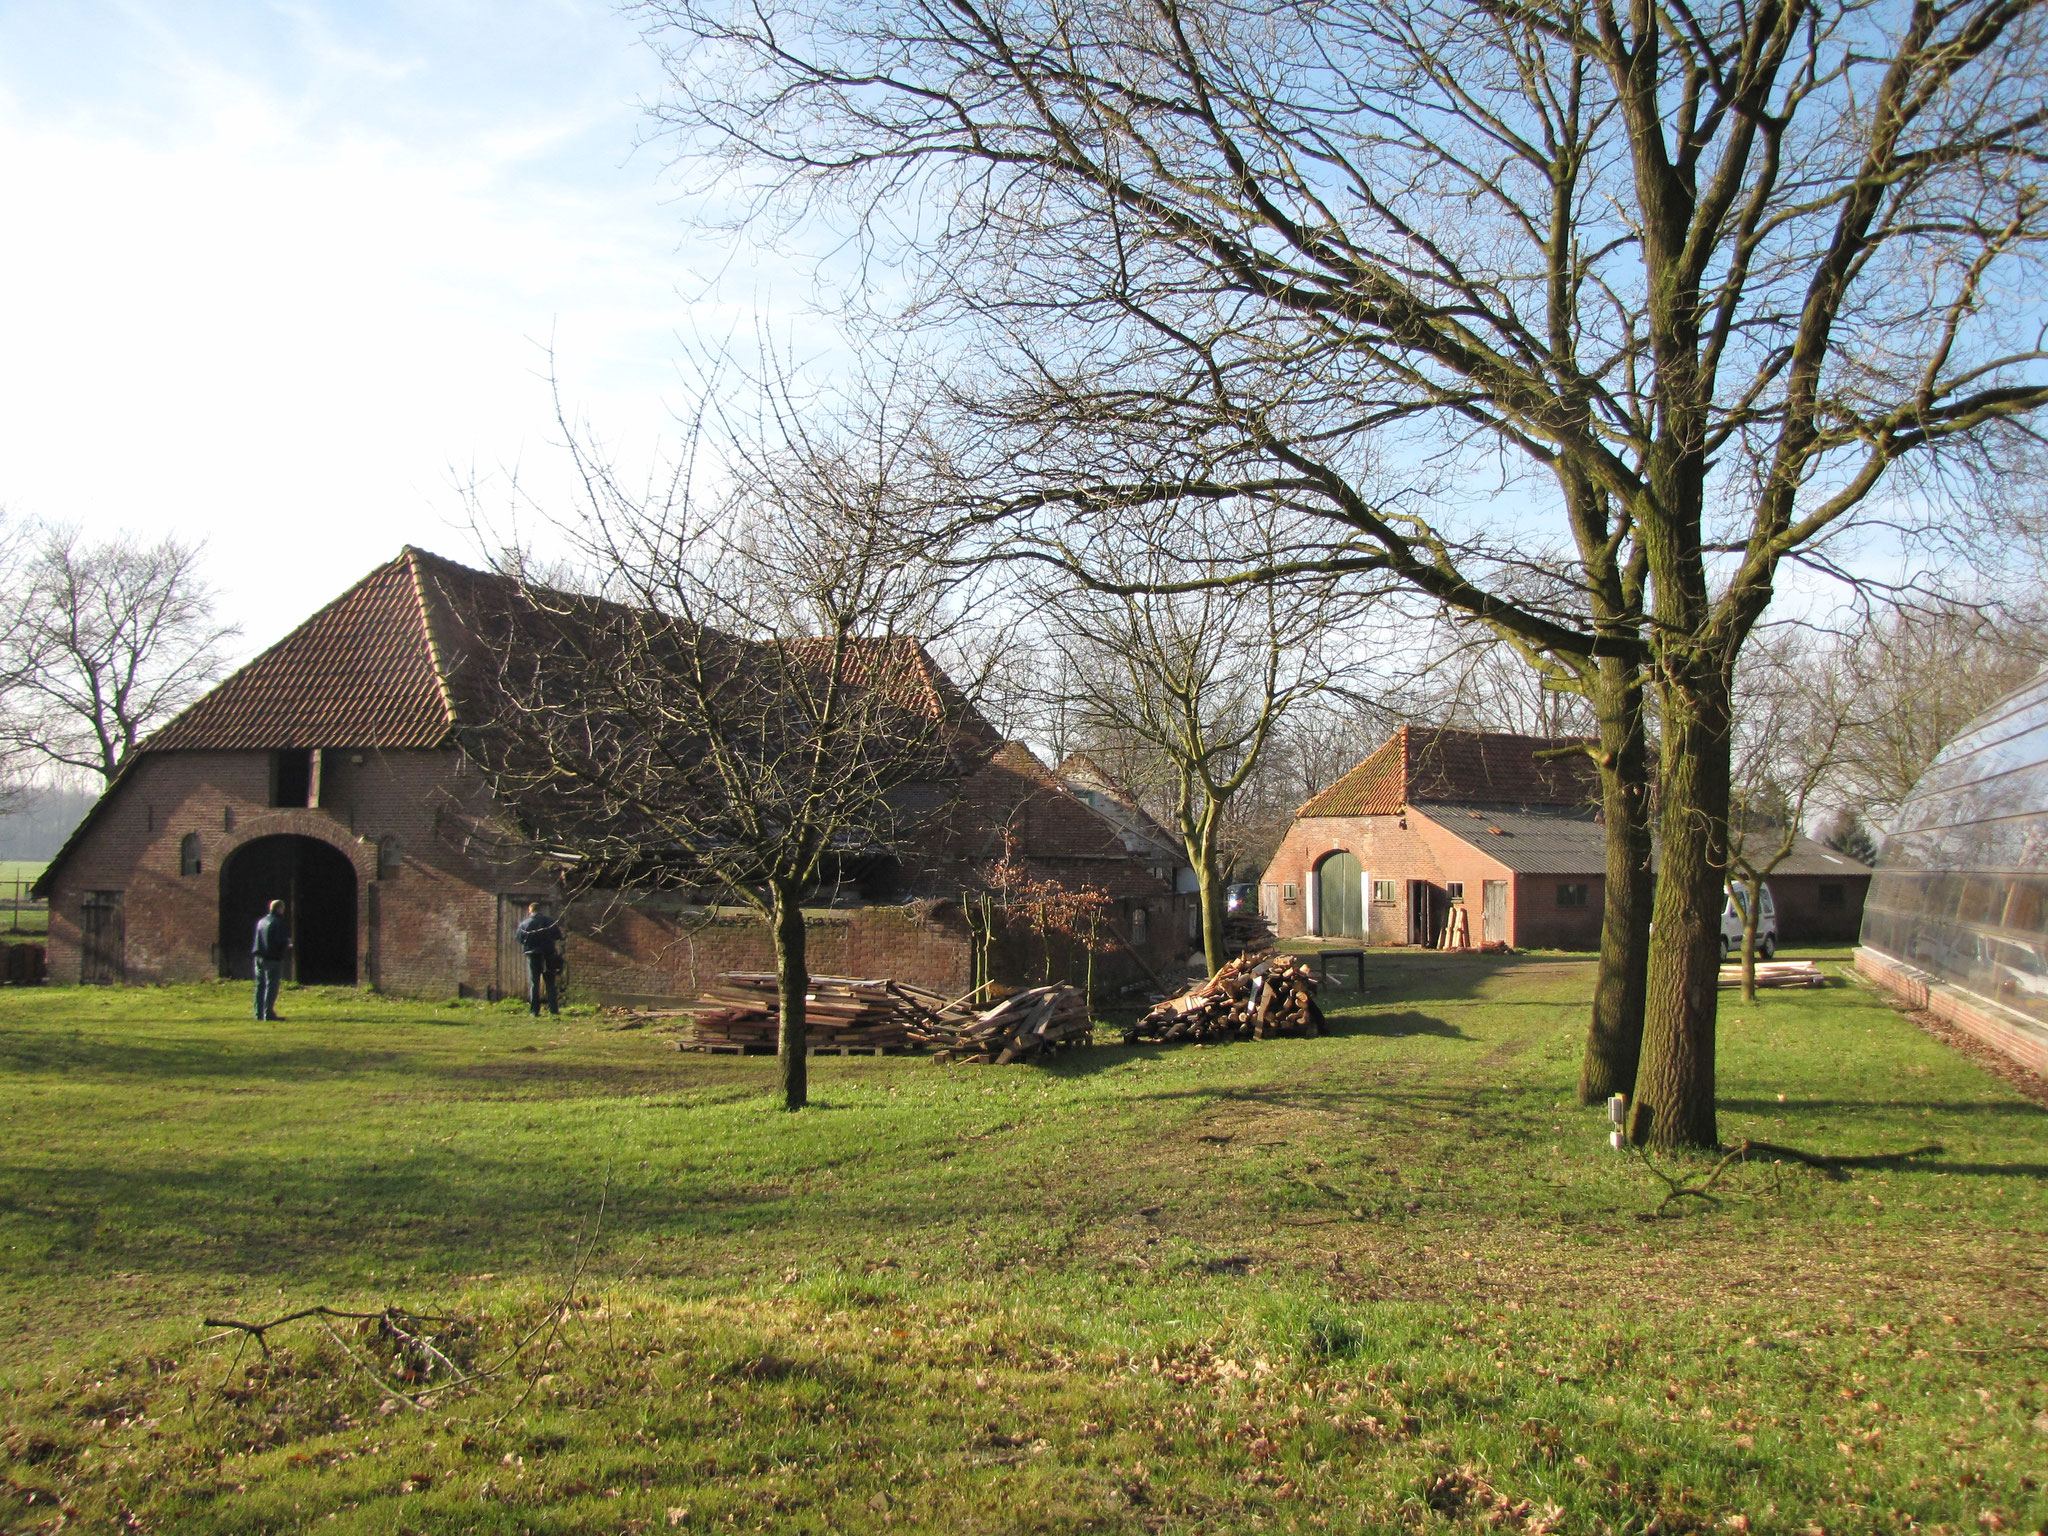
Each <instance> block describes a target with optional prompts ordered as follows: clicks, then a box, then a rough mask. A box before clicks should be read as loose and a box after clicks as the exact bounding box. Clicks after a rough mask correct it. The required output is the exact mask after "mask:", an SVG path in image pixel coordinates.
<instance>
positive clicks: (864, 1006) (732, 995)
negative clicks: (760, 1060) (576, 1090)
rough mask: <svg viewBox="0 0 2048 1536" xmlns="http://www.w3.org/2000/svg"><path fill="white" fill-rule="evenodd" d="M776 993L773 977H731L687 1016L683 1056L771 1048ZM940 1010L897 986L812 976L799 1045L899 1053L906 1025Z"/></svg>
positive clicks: (940, 1001)
mask: <svg viewBox="0 0 2048 1536" xmlns="http://www.w3.org/2000/svg"><path fill="white" fill-rule="evenodd" d="M779 997H780V989H779V987H778V985H777V983H776V980H775V978H774V977H773V976H770V975H765V974H761V973H757V972H748V971H731V972H728V973H726V974H725V975H722V976H720V977H718V978H717V980H716V981H714V982H713V983H712V987H711V991H710V993H709V994H708V995H707V996H706V997H705V998H704V999H703V1000H702V1001H701V1002H699V1003H698V1004H697V1005H696V1006H695V1007H694V1008H692V1009H691V1010H690V1012H691V1014H692V1016H693V1018H694V1020H695V1024H694V1027H693V1028H692V1029H691V1031H690V1034H689V1035H688V1036H686V1037H685V1038H684V1039H683V1040H682V1041H681V1042H680V1043H681V1045H682V1047H683V1048H684V1049H685V1050H692V1049H694V1050H714V1049H721V1050H735V1049H737V1050H767V1051H772V1050H774V1049H775V1045H776V1040H777V1036H778V1035H779V1033H780V1030H781V1019H780V1011H779V1010H780V1007H781V1004H780V1002H779V1001H778V999H779ZM945 1006H946V1003H945V999H944V998H941V997H939V996H938V995H937V994H935V993H930V992H926V991H924V990H923V989H922V988H918V987H911V986H907V985H905V984H904V983H902V982H898V981H886V980H871V981H863V980H859V979H857V978H855V977H851V976H813V977H812V978H811V985H810V990H809V991H808V992H806V993H805V994H804V1035H805V1043H806V1045H807V1046H808V1048H809V1049H811V1050H824V1051H830V1050H845V1049H855V1050H859V1049H867V1050H902V1049H904V1048H906V1047H907V1046H908V1045H909V1044H910V1026H911V1024H912V1023H913V1022H915V1021H918V1020H921V1019H924V1018H926V1017H929V1016H931V1015H932V1014H933V1013H934V1012H936V1011H937V1010H939V1009H943V1008H944V1007H945Z"/></svg>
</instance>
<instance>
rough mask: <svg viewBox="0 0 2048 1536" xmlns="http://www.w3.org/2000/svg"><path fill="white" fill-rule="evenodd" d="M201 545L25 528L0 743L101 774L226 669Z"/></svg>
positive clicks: (225, 639)
mask: <svg viewBox="0 0 2048 1536" xmlns="http://www.w3.org/2000/svg"><path fill="white" fill-rule="evenodd" d="M200 555H201V548H200V546H198V545H196V544H185V543H182V542H181V541H179V540H177V539H164V540H161V541H159V542H158V543H155V544H145V543H143V542H141V541H140V540H137V539H134V538H130V537H127V536H121V537H116V538H113V539H108V540H105V541H102V542H93V541H91V540H88V539H87V538H86V536H85V535H84V534H83V533H81V532H80V531H79V530H78V529H76V528H65V527H55V528H45V529H40V530H37V531H35V533H34V534H33V535H32V537H31V542H30V544H29V550H28V554H27V556H26V558H25V559H23V560H22V561H21V563H20V568H19V569H18V570H17V571H15V572H13V573H12V575H13V582H12V584H11V591H12V597H11V599H10V600H9V603H8V611H7V614H6V618H5V626H4V632H0V689H4V691H5V713H4V714H0V748H12V749H13V750H14V751H15V752H16V753H18V754H20V755H21V756H23V757H26V758H27V759H28V760H29V761H31V762H42V763H45V764H55V765H57V766H58V767H60V768H68V769H76V770H80V771H83V772H87V773H93V774H98V775H99V776H100V778H101V779H102V780H108V779H112V778H113V776H114V775H115V774H116V773H117V772H119V771H120V768H121V765H122V764H123V763H124V762H126V761H127V760H128V757H129V754H131V753H132V752H134V750H135V747H136V743H138V742H139V741H140V740H141V739H142V738H143V737H144V736H146V735H148V734H149V732H150V731H152V730H154V729H155V728H156V727H157V726H159V725H161V724H163V723H164V722H165V721H167V720H169V719H170V718H171V716H172V715H174V714H176V713H177V712H178V711H179V710H181V709H183V708H184V707H185V706H186V705H187V704H189V703H191V702H192V700H193V699H195V698H197V697H198V696H199V694H200V693H201V692H203V691H204V690H205V689H206V688H207V687H208V686H209V685H210V684H212V683H214V682H215V681H217V680H218V679H219V678H220V677H221V676H222V674H223V673H224V672H225V671H226V670H227V657H228V651H227V648H228V646H229V644H230V642H232V641H233V640H234V638H235V637H236V636H237V635H239V634H240V633H241V631H240V629H239V628H238V627H237V626H235V625H233V624H223V623H221V622H219V621H218V620H217V619H216V618H215V617H214V611H213V607H214V592H213V589H212V587H210V586H209V585H208V584H207V582H206V581H205V579H204V577H203V576H202V575H201V573H200Z"/></svg>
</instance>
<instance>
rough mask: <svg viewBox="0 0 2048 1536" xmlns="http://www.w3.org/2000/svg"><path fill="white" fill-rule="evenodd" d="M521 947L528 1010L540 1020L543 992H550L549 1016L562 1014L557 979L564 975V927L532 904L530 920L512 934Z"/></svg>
mask: <svg viewBox="0 0 2048 1536" xmlns="http://www.w3.org/2000/svg"><path fill="white" fill-rule="evenodd" d="M512 931H513V932H514V933H516V934H518V936H519V947H520V948H521V949H523V950H525V951H526V1006H527V1007H528V1008H530V1009H532V1010H533V1016H534V1017H535V1018H536V1019H537V1018H539V1017H540V1000H541V993H542V989H543V988H545V989H546V993H547V1000H548V1012H549V1013H552V1014H555V1015H557V1016H559V1015H560V1014H561V1012H562V1010H561V1007H560V1005H559V1004H558V1002H557V1001H556V998H555V978H556V977H557V976H559V975H561V974H562V925H561V924H560V923H558V922H556V921H555V920H554V919H553V918H552V917H549V916H548V915H547V913H545V912H543V911H541V909H540V903H539V902H537V901H535V902H529V903H528V904H527V908H526V916H525V917H524V918H522V919H521V920H520V923H519V926H518V927H517V928H515V929H513V930H512Z"/></svg>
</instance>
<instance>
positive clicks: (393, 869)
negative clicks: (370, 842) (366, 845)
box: [377, 832, 405, 880]
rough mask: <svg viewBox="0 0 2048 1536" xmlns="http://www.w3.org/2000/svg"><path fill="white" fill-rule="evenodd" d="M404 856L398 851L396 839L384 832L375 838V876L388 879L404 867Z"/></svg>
mask: <svg viewBox="0 0 2048 1536" xmlns="http://www.w3.org/2000/svg"><path fill="white" fill-rule="evenodd" d="M404 864H405V856H404V854H403V853H401V852H400V851H399V847H398V839H397V838H395V837H393V836H392V835H391V834H390V833H389V832H386V833H385V834H384V835H383V836H382V837H380V838H378V839H377V878H378V879H380V880H389V879H390V878H391V877H392V876H393V875H395V874H397V873H398V871H399V870H400V869H401V868H403V867H404Z"/></svg>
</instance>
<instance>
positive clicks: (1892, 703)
mask: <svg viewBox="0 0 2048 1536" xmlns="http://www.w3.org/2000/svg"><path fill="white" fill-rule="evenodd" d="M2030 596H2031V601H2029V602H2026V603H2023V604H2021V605H2019V606H2012V605H2007V604H2002V603H1988V602H1971V603H1966V602H1962V601H1957V600H1954V599H1949V600H1938V599H1917V598H1916V599H1913V600H1910V601H1907V602H1903V603H1897V604H1887V605H1884V606H1883V607H1881V608H1879V609H1878V610H1877V611H1875V612H1874V613H1872V614H1871V615H1870V616H1869V617H1868V619H1867V620H1865V621H1864V622H1863V623H1860V624H1858V625H1856V626H1855V627H1854V628H1853V629H1851V630H1850V631H1849V633H1848V634H1847V635H1846V636H1845V638H1844V639H1843V640H1842V641H1841V642H1840V643H1839V644H1836V645H1834V646H1832V647H1830V648H1829V649H1828V650H1827V652H1826V653H1825V654H1824V655H1823V656H1821V657H1819V658H1818V660H1819V661H1820V662H1821V663H1822V664H1824V665H1825V666H1826V667H1827V669H1828V671H1829V672H1830V673H1831V674H1832V685H1833V686H1834V687H1836V688H1838V689H1842V690H1849V691H1853V693H1854V695H1855V697H1856V699H1857V701H1858V705H1857V709H1856V711H1855V715H1856V718H1855V720H1854V722H1853V723H1852V724H1851V725H1850V726H1849V727H1848V729H1847V730H1846V732H1845V735H1844V740H1843V744H1842V745H1843V750H1842V752H1841V754H1840V758H1841V760H1840V762H1839V763H1838V764H1837V766H1836V768H1835V771H1834V773H1833V775H1832V776H1831V779H1830V782H1829V786H1828V788H1829V790H1830V792H1831V794H1832V796H1833V797H1834V798H1836V799H1837V800H1839V801H1840V802H1841V803H1843V804H1844V805H1846V806H1848V807H1850V808H1851V809H1853V810H1854V811H1855V812H1856V813H1857V814H1858V815H1860V816H1861V817H1862V818H1863V819H1864V820H1866V821H1868V822H1870V823H1871V824H1872V825H1873V826H1875V827H1876V828H1877V829H1878V830H1879V831H1880V832H1884V831H1885V830H1887V829H1888V828H1889V826H1890V822H1891V817H1892V814H1893V812H1894V811H1896V809H1897V808H1898V806H1899V804H1900V802H1902V801H1903V800H1904V799H1905V798H1906V796H1907V795H1908V794H1909V793H1911V791H1912V788H1913V786H1914V784H1916V783H1917V782H1918V781H1919V779H1920V775H1921V774H1923V773H1925V772H1926V771H1927V767H1928V765H1929V764H1930V763H1932V762H1933V761H1934V758H1935V755H1936V754H1937V753H1938V752H1940V751H1941V749H1942V748H1943V747H1945V746H1947V745H1948V744H1949V742H1950V741H1952V740H1954V739H1955V737H1956V735H1957V734H1958V733H1959V732H1960V731H1961V730H1962V728H1963V727H1964V726H1965V725H1967V724H1968V723H1969V722H1970V721H1971V720H1972V719H1974V718H1975V717H1976V716H1978V715H1979V714H1981V713H1983V712H1984V710H1986V709H1988V708H1989V707H1990V706H1991V705H1992V704H1994V703H1996V702H1997V701H1998V700H1999V699H2001V698H2003V697H2004V696H2005V695H2006V694H2008V693H2010V692H2011V691H2012V690H2013V689H2015V688H2017V687H2018V686H2019V685H2020V684H2021V683H2023V682H2025V681H2027V679H2029V678H2031V677H2032V676H2033V675H2034V674H2035V673H2036V672H2038V671H2040V670H2041V668H2042V667H2043V666H2044V665H2048V614H2044V613H2043V611H2042V607H2041V603H2040V598H2039V594H2038V590H2037V591H2036V592H2035V593H2033V594H2030Z"/></svg>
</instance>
